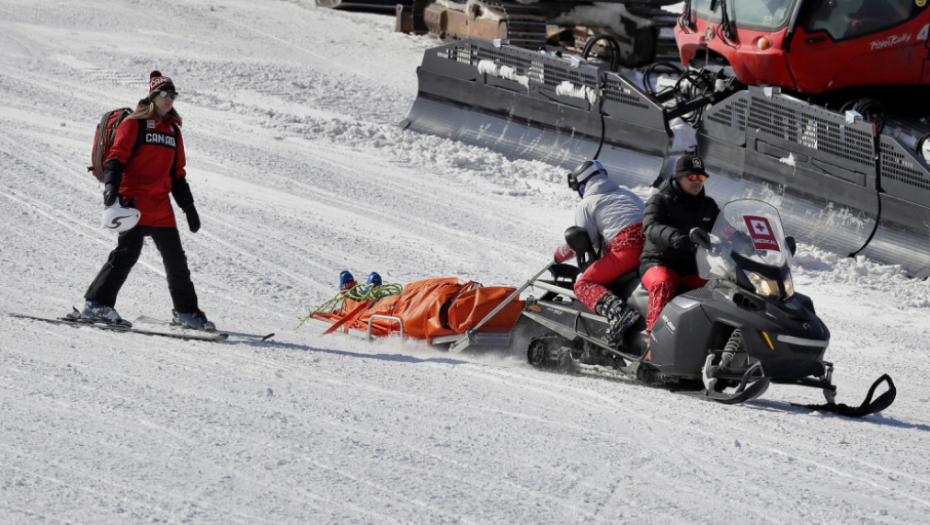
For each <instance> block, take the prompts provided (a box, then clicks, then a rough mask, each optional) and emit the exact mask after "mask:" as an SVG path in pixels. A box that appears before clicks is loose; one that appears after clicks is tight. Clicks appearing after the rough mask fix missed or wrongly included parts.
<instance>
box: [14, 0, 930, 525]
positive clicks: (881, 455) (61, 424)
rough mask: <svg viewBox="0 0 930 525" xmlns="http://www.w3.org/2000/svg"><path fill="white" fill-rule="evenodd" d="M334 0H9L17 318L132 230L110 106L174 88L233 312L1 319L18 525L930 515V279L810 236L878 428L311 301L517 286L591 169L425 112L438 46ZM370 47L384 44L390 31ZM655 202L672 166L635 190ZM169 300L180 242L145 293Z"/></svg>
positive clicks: (852, 372)
mask: <svg viewBox="0 0 930 525" xmlns="http://www.w3.org/2000/svg"><path fill="white" fill-rule="evenodd" d="M393 24H394V21H393V19H392V18H391V17H385V16H379V15H374V14H364V13H342V12H333V11H326V10H321V9H317V8H316V7H315V6H314V5H313V3H312V2H311V1H310V0H299V1H298V0H291V1H279V0H265V1H263V2H252V1H248V0H184V1H180V0H178V1H171V2H139V1H136V0H120V1H117V0H84V1H81V2H73V1H65V0H43V1H40V2H37V1H35V0H0V58H2V60H0V126H2V129H3V133H2V134H0V173H2V184H0V223H2V225H3V229H2V233H0V297H2V303H0V304H2V306H0V314H5V313H7V312H20V313H27V314H33V315H43V316H56V315H62V314H64V313H66V312H68V311H69V310H70V308H71V306H72V305H79V304H80V303H81V302H82V295H83V292H84V290H85V288H86V286H87V285H88V284H89V283H90V281H91V279H92V278H93V276H94V275H95V274H96V272H97V270H98V269H99V267H100V266H101V265H102V264H103V263H104V261H105V260H106V256H107V253H108V252H109V250H111V249H112V247H113V246H114V245H115V237H114V236H113V235H110V234H108V233H107V232H105V231H104V230H102V229H101V228H100V227H99V221H100V212H101V204H100V199H101V191H102V188H101V187H100V186H99V185H98V184H97V183H96V181H95V180H94V179H93V178H92V177H91V176H90V175H89V174H88V173H87V172H86V171H85V167H86V166H87V165H88V164H89V162H90V149H91V142H92V138H93V134H94V128H95V125H96V123H97V121H98V119H99V118H100V115H101V114H102V113H103V112H104V111H107V110H109V109H112V108H116V107H120V106H124V105H132V104H135V102H136V101H137V100H138V99H139V98H141V97H142V96H143V95H144V94H145V92H146V79H147V75H148V72H149V71H150V70H152V69H155V68H157V69H160V70H161V71H162V72H163V73H165V74H167V75H168V76H170V77H171V78H173V79H174V81H175V82H176V85H177V86H178V87H179V89H180V91H181V96H180V98H179V99H178V101H177V104H176V107H177V109H178V111H179V112H180V113H181V115H182V116H183V117H184V119H185V126H184V130H185V135H184V136H185V141H186V145H187V154H188V155H187V156H188V163H189V164H188V174H189V180H190V184H191V187H192V190H193V193H194V197H195V199H196V202H197V206H198V210H199V211H200V216H201V218H202V221H203V228H202V230H201V231H200V232H199V233H197V234H196V235H193V234H191V233H190V232H188V231H186V229H182V238H183V242H184V245H185V248H186V250H187V254H188V257H189V260H190V265H191V269H192V271H193V275H194V282H195V284H196V286H197V290H198V293H199V295H200V299H201V305H202V307H203V309H204V310H205V311H206V312H207V313H208V315H209V316H210V318H211V319H212V320H215V321H216V322H217V324H218V325H219V326H220V327H221V328H227V329H230V330H233V331H236V332H245V333H267V332H275V333H276V334H277V335H276V336H275V337H274V339H273V340H271V341H268V342H258V341H255V340H248V339H243V338H232V339H230V340H229V341H227V342H225V343H221V344H212V343H193V342H183V341H175V340H167V339H159V338H150V337H144V336H138V335H130V334H111V333H106V332H102V331H95V330H90V329H73V328H70V327H67V326H55V325H49V324H43V323H35V322H29V321H24V320H21V319H13V318H10V317H7V316H6V315H2V316H0V332H2V335H0V523H4V524H6V523H10V524H23V523H26V524H30V523H72V524H77V523H87V524H101V523H102V524H106V523H221V524H228V523H274V524H283V523H340V524H342V523H429V524H433V523H469V524H472V523H657V524H658V523H663V524H664V523H747V522H752V523H801V522H804V523H844V524H845V523H927V522H930V455H928V445H930V415H928V408H930V389H928V383H930V380H928V378H927V375H928V371H930V351H928V350H930V343H928V339H930V289H928V283H927V282H924V281H913V280H909V279H907V278H906V277H905V276H904V274H903V273H902V272H901V271H900V269H898V268H896V267H893V266H882V265H878V264H875V263H873V262H870V261H868V260H864V259H845V258H840V257H837V256H836V255H833V254H830V253H825V252H821V251H819V250H817V249H814V248H812V247H810V246H805V245H801V246H800V251H799V254H798V257H797V258H796V261H797V263H798V266H797V267H796V268H795V282H796V285H797V287H798V289H799V290H800V291H802V292H803V293H806V294H809V295H811V296H812V297H813V299H814V301H815V304H816V305H817V309H818V312H819V314H820V315H821V316H822V317H823V318H824V320H825V321H826V323H827V325H828V326H829V327H830V329H831V331H832V334H833V339H832V343H831V347H830V349H829V350H828V358H829V359H830V360H832V361H834V362H835V363H836V374H835V381H836V384H837V385H838V387H839V398H838V400H839V401H840V402H845V403H849V404H858V403H859V402H860V401H861V400H862V398H863V397H864V395H865V391H866V389H867V388H868V386H869V385H870V384H871V382H872V381H873V380H874V379H875V378H877V377H878V375H880V374H881V373H883V372H888V373H889V374H891V376H892V377H893V378H894V380H895V383H896V384H897V386H898V389H899V393H898V401H897V402H896V403H895V404H894V405H893V406H892V407H891V408H889V409H888V410H886V411H885V412H884V413H883V414H881V415H875V416H871V417H868V418H865V419H863V420H853V419H848V418H843V417H839V416H834V415H823V414H819V413H816V412H809V411H806V410H801V409H797V408H793V407H791V406H790V405H789V404H788V403H789V402H790V401H797V402H804V403H820V402H822V400H823V399H822V396H821V394H820V392H819V391H814V390H811V389H803V388H800V387H784V386H781V387H779V386H773V387H772V388H771V389H770V390H769V392H768V393H767V394H766V396H765V398H764V399H762V400H758V401H754V402H751V403H748V404H747V405H744V406H736V407H731V406H721V405H715V404H711V403H706V402H702V401H698V400H693V399H689V398H685V397H682V396H678V395H676V394H673V393H670V392H667V391H665V390H661V389H649V388H644V387H639V386H635V385H629V384H625V383H617V382H613V381H606V380H598V379H592V378H583V377H570V376H560V375H555V374H550V373H545V372H540V371H537V370H535V369H533V368H531V367H530V366H529V365H527V364H526V363H525V361H524V358H523V356H522V355H521V352H522V350H521V349H515V350H513V351H512V353H507V352H505V353H498V354H494V355H490V356H489V355H449V354H443V353H441V352H439V351H438V350H435V349H432V348H430V347H428V346H426V345H425V344H423V343H420V342H416V341H399V340H396V339H391V340H385V341H379V342H374V343H366V342H363V341H359V340H356V339H349V338H340V337H338V336H326V337H321V336H319V335H318V333H317V331H315V330H314V329H311V328H308V327H306V326H305V327H303V328H301V329H299V330H294V329H293V328H294V327H295V326H296V324H297V321H296V319H297V318H298V317H299V316H303V315H306V313H308V312H309V311H310V310H311V309H313V308H314V307H315V306H317V305H319V304H321V303H323V302H324V301H326V300H327V299H329V298H330V297H332V295H333V294H334V293H335V288H336V280H337V276H338V273H339V271H340V270H343V269H349V270H351V271H353V272H355V274H356V275H357V276H360V277H361V278H364V276H365V275H367V273H368V272H370V271H379V272H380V273H381V274H382V275H383V276H384V277H385V279H386V281H388V282H400V283H406V282H410V281H413V280H417V279H421V278H428V277H441V276H457V277H460V278H462V279H475V280H478V281H480V282H482V283H485V284H488V285H495V284H507V285H517V284H520V283H522V282H523V281H524V280H525V279H527V278H528V277H530V276H531V275H533V274H534V273H536V271H537V270H538V269H539V268H540V267H542V266H543V264H545V263H546V261H547V260H548V259H549V257H551V253H552V251H553V249H554V248H555V247H556V246H557V245H559V243H560V240H561V232H562V231H563V230H564V228H565V227H566V226H568V225H570V224H571V221H572V216H573V214H572V209H573V206H574V204H575V201H574V199H573V198H572V196H571V195H570V194H569V193H568V191H567V190H566V189H565V187H564V182H563V177H564V174H563V173H562V172H561V171H560V170H558V169H556V168H554V167H552V166H549V165H545V164H542V163H539V162H527V161H510V160H507V159H505V158H503V157H502V156H500V155H498V154H496V153H493V152H490V151H487V150H484V149H480V148H475V147H471V146H465V145H462V144H459V143H455V142H451V141H449V140H445V139H441V138H437V137H431V136H423V135H418V134H416V133H412V132H405V131H401V130H400V129H399V128H398V127H397V126H396V123H398V122H399V121H400V120H401V119H403V118H404V116H405V115H406V112H407V110H408V109H409V108H410V106H411V105H412V103H413V100H414V98H415V96H416V90H417V77H416V67H417V66H418V65H419V63H420V61H421V59H422V55H423V52H424V50H426V49H428V48H429V47H431V46H433V45H434V44H435V42H434V41H432V40H430V39H428V38H419V37H412V36H406V35H401V34H396V33H393V32H392V29H393ZM366 42H367V44H366ZM633 190H634V191H636V192H637V193H639V194H640V195H642V196H644V197H645V196H647V195H648V192H649V190H648V189H646V188H633ZM117 307H118V309H119V311H120V312H121V313H122V314H123V316H124V317H126V318H128V319H135V317H137V316H139V315H143V314H145V315H151V316H158V317H168V316H169V315H170V314H169V312H170V308H171V303H170V300H169V296H168V292H167V289H166V285H165V278H164V271H163V267H162V265H161V260H160V257H159V255H158V253H157V250H156V249H154V247H153V246H151V245H148V246H146V249H145V250H144V252H143V256H142V259H141V260H140V262H139V264H138V265H137V266H136V269H135V271H134V272H133V273H132V275H130V277H129V280H128V282H127V284H126V286H125V287H124V289H123V292H122V294H121V295H120V300H119V303H118V304H117Z"/></svg>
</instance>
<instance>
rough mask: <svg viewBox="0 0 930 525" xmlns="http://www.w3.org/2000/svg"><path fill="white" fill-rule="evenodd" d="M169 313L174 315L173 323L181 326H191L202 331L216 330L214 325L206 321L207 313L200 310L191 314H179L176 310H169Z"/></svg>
mask: <svg viewBox="0 0 930 525" xmlns="http://www.w3.org/2000/svg"><path fill="white" fill-rule="evenodd" d="M171 314H172V315H173V316H174V324H176V325H178V326H180V327H181V328H192V329H194V330H202V331H204V332H215V331H216V325H215V324H213V323H212V322H210V321H208V320H207V315H206V314H205V313H203V311H201V310H197V311H196V312H194V313H191V314H181V313H178V311H177V310H171Z"/></svg>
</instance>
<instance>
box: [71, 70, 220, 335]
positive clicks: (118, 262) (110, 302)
mask: <svg viewBox="0 0 930 525" xmlns="http://www.w3.org/2000/svg"><path fill="white" fill-rule="evenodd" d="M177 96H178V92H177V90H176V89H175V87H174V82H172V81H171V79H170V78H168V77H166V76H162V74H161V73H160V72H158V71H152V73H151V75H149V94H148V96H147V97H146V98H144V99H142V101H140V102H139V107H138V109H137V110H136V111H135V112H134V113H132V114H131V115H129V116H128V117H126V119H125V120H124V121H123V123H122V124H120V126H119V127H118V128H117V131H116V139H115V140H114V142H113V146H112V148H111V149H110V154H109V156H108V158H107V159H106V162H105V163H104V167H105V171H104V176H103V181H104V193H103V203H104V206H112V205H113V204H114V203H115V202H116V201H117V199H120V202H123V201H126V202H130V201H134V202H135V208H138V210H139V211H140V212H142V216H141V218H140V219H139V222H138V224H137V225H136V226H135V227H133V228H132V229H130V230H127V231H123V232H121V233H120V234H119V240H118V241H117V246H116V249H114V250H113V251H112V252H110V257H109V259H108V260H107V262H106V264H104V265H103V268H101V269H100V272H99V273H98V274H97V277H96V278H95V279H94V281H93V282H92V283H91V284H90V287H88V289H87V292H86V293H85V294H84V298H85V299H86V300H87V301H86V303H85V305H84V311H83V312H82V313H81V314H82V316H83V317H85V318H87V319H91V320H93V321H95V322H104V323H118V324H123V325H129V323H127V322H126V321H123V320H122V319H121V318H120V316H119V314H118V313H116V310H115V309H114V308H113V306H114V305H115V303H116V296H117V294H118V293H119V291H120V288H122V286H123V283H125V282H126V278H127V277H128V276H129V272H130V271H131V270H132V267H133V266H134V265H135V264H136V261H138V260H139V255H140V254H141V253H142V246H143V244H144V240H145V236H150V237H151V238H152V240H153V241H154V242H155V246H156V247H157V248H158V251H159V252H161V256H162V259H163V261H164V263H165V273H166V274H167V277H168V290H169V291H170V292H171V300H172V302H173V304H174V315H175V319H174V320H175V322H176V323H178V324H180V325H181V326H186V327H189V328H195V329H199V330H206V331H213V330H215V329H216V327H215V326H214V325H213V323H211V322H210V321H208V320H207V317H206V315H204V313H203V312H202V311H201V310H200V308H199V307H198V305H197V294H196V293H195V291H194V284H193V283H192V282H191V273H190V269H189V268H188V266H187V256H186V255H185V254H184V248H183V247H182V246H181V237H180V235H179V234H178V227H177V223H176V222H175V219H174V210H173V209H172V208H171V200H170V199H169V197H168V193H169V192H170V193H171V195H174V200H175V202H177V204H178V206H180V207H181V209H182V210H184V214H185V215H186V216H187V224H188V226H189V227H190V230H191V232H194V233H196V232H197V230H199V229H200V216H199V215H198V214H197V210H196V209H195V208H194V197H193V196H192V195H191V190H190V186H189V185H188V184H187V179H186V177H185V171H184V165H185V159H184V143H183V141H182V140H181V128H180V126H181V116H180V115H178V112H177V111H175V109H174V99H175V98H177Z"/></svg>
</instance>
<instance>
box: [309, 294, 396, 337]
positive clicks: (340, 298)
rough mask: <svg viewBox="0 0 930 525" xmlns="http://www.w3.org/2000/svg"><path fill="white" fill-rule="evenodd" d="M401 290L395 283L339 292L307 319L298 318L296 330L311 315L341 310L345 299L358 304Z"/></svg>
mask: <svg viewBox="0 0 930 525" xmlns="http://www.w3.org/2000/svg"><path fill="white" fill-rule="evenodd" d="M403 290H404V287H403V285H401V284H397V283H389V284H382V285H381V286H374V285H372V284H356V285H355V286H353V287H352V288H349V289H348V290H339V293H337V294H336V295H335V297H333V298H332V299H330V300H328V301H326V302H325V303H323V304H321V305H320V306H319V307H318V308H317V309H316V310H314V311H312V312H310V315H308V316H307V317H298V318H297V320H298V321H300V324H299V325H297V328H300V327H301V326H303V325H304V323H306V322H307V321H309V320H310V318H311V317H313V314H315V313H317V312H324V311H335V310H337V309H339V308H342V305H343V304H344V303H345V300H346V299H352V300H353V301H359V302H361V301H370V300H372V299H381V298H382V297H387V296H389V295H400V293H401V292H402V291H403ZM337 304H338V305H339V306H338V307H337V306H336V305H337ZM297 328H294V330H297Z"/></svg>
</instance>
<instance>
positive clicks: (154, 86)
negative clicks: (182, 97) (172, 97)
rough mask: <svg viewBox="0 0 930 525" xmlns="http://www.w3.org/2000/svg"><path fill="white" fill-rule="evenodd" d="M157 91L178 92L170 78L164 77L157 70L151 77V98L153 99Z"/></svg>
mask: <svg viewBox="0 0 930 525" xmlns="http://www.w3.org/2000/svg"><path fill="white" fill-rule="evenodd" d="M156 91H177V89H175V87H174V82H172V81H171V79H170V78H168V77H166V76H163V75H162V74H161V71H158V70H155V71H152V73H151V74H150V75H149V96H150V97H151V96H152V95H153V94H154V93H155V92H156Z"/></svg>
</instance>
